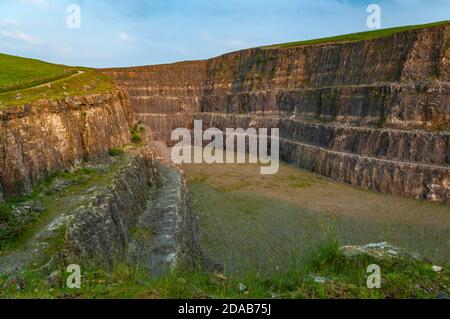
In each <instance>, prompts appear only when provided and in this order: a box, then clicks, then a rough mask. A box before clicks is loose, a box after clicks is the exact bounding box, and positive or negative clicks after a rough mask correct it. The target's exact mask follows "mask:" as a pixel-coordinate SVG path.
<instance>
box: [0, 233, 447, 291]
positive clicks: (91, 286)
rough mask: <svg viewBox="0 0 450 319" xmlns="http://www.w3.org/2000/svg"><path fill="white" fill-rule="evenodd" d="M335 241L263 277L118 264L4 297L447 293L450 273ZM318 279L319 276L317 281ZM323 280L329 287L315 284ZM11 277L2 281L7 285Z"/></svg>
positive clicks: (27, 280)
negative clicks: (77, 280) (69, 284)
mask: <svg viewBox="0 0 450 319" xmlns="http://www.w3.org/2000/svg"><path fill="white" fill-rule="evenodd" d="M338 247H339V245H338V243H337V242H335V241H332V242H330V243H328V244H326V245H324V246H322V247H319V248H318V249H317V250H316V251H315V252H314V253H312V254H311V256H310V258H309V262H308V263H307V264H306V265H305V266H304V267H302V268H299V269H291V270H289V271H286V272H283V273H276V274H273V275H271V276H269V277H261V276H260V275H259V274H258V273H251V272H250V273H248V274H246V275H244V276H240V277H228V276H227V274H219V273H209V272H204V271H201V270H198V271H193V272H182V271H175V272H174V273H171V274H169V275H166V276H163V277H160V278H153V277H151V276H150V275H149V274H148V273H147V272H146V271H145V270H143V269H138V268H133V267H129V266H126V265H117V266H115V267H114V268H113V269H112V270H110V271H107V270H104V269H92V268H90V269H82V276H83V277H82V287H81V289H75V290H71V289H67V288H62V287H64V286H65V285H64V283H65V277H66V276H67V274H64V273H63V272H62V275H61V278H60V282H59V285H60V287H59V288H58V287H57V288H49V287H48V285H47V280H46V278H45V277H41V276H39V275H37V274H35V273H28V274H26V275H25V276H24V278H23V282H24V284H23V285H22V288H21V289H18V288H17V287H16V286H14V287H11V288H7V289H4V290H2V291H1V292H0V297H2V298H71V299H72V298H75V299H76V298H89V299H90V298H98V299H101V298H140V299H145V298H191V299H192V298H193V299H201V298H243V299H247V298H248V299H250V298H267V299H270V298H285V299H297V298H301V299H305V298H306V299H308V298H438V297H445V294H448V293H449V289H448V288H449V284H450V282H449V278H450V277H449V276H450V272H449V270H448V269H447V270H446V271H444V272H442V273H436V272H434V271H433V270H432V269H431V265H429V264H427V263H423V262H418V261H413V260H410V259H385V260H375V259H373V258H371V257H369V256H358V257H354V258H352V259H348V258H346V257H344V256H343V255H341V253H340V251H339V248H338ZM374 263H375V264H378V265H379V266H380V268H381V276H382V284H381V288H380V289H369V288H367V285H366V281H367V277H368V274H367V273H366V269H367V266H368V265H370V264H374ZM318 276H320V277H318ZM317 278H323V279H325V282H323V280H322V281H320V280H317ZM6 279H7V278H2V279H0V285H1V284H2V282H1V281H3V282H5V281H6Z"/></svg>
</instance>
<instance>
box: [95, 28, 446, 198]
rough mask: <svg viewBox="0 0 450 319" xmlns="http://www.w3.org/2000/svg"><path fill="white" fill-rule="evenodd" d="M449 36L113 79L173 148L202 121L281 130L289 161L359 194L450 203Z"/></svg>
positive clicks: (327, 47) (413, 33) (402, 38)
mask: <svg viewBox="0 0 450 319" xmlns="http://www.w3.org/2000/svg"><path fill="white" fill-rule="evenodd" d="M449 35H450V25H449V24H448V23H447V24H444V25H440V26H436V27H430V28H421V29H415V30H410V31H405V32H401V33H397V34H394V35H391V36H387V37H381V38H376V39H371V40H365V41H356V42H342V43H325V44H318V45H305V46H297V47H288V48H283V47H273V48H271V47H267V48H255V49H250V50H244V51H239V52H234V53H230V54H226V55H223V56H220V57H217V58H213V59H210V60H206V61H193V62H182V63H175V64H171V65H157V66H146V67H135V68H122V69H108V70H103V71H104V72H105V73H107V74H109V75H111V76H113V77H114V78H115V79H116V80H117V81H118V83H120V84H121V85H123V86H124V87H126V88H127V90H128V92H129V93H130V96H131V102H132V106H133V110H134V112H135V117H136V119H137V120H140V121H142V122H143V123H144V124H146V125H147V126H148V127H149V128H150V129H152V130H153V131H154V134H155V136H156V138H160V139H163V140H166V141H167V142H169V136H170V135H169V134H170V132H171V130H172V129H173V128H176V127H188V128H191V127H192V120H193V119H194V118H201V119H204V120H205V121H206V122H207V126H219V127H220V126H221V127H225V126H226V127H234V126H236V125H239V126H242V127H245V126H260V125H262V126H267V125H277V126H278V127H280V129H281V134H282V138H283V143H282V149H281V155H282V157H283V159H284V160H286V161H289V162H293V163H296V164H297V165H298V166H300V167H305V168H308V169H312V170H314V171H316V172H317V173H320V174H323V175H326V176H329V177H332V178H334V179H336V180H339V181H343V182H347V183H351V184H353V185H356V186H360V187H364V188H368V189H372V190H376V191H382V192H391V193H395V194H401V195H407V196H413V197H416V198H421V199H429V200H434V201H440V202H447V203H449V202H450V170H449V157H450V153H449V152H450V151H449V149H450V138H449V136H450V133H449V123H450V68H449V65H450V46H449V43H450V42H449ZM261 118H262V119H263V120H261ZM267 119H272V120H269V121H268V120H267ZM274 121H275V122H274ZM274 123H275V124H274Z"/></svg>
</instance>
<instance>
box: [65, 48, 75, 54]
mask: <svg viewBox="0 0 450 319" xmlns="http://www.w3.org/2000/svg"><path fill="white" fill-rule="evenodd" d="M72 51H73V48H72V47H64V52H65V53H72Z"/></svg>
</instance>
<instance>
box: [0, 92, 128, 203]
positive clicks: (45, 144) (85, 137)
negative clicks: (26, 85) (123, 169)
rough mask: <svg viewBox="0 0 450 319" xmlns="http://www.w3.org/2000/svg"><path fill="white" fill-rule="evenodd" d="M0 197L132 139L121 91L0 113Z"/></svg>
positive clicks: (26, 188) (43, 102) (26, 189)
mask: <svg viewBox="0 0 450 319" xmlns="http://www.w3.org/2000/svg"><path fill="white" fill-rule="evenodd" d="M0 116H1V118H2V125H1V127H0V136H1V144H0V186H1V189H0V194H1V193H4V194H6V195H7V196H14V195H19V194H23V193H27V192H30V191H31V189H32V186H33V185H35V184H36V183H37V182H38V181H40V180H42V179H43V178H45V177H47V176H49V175H51V174H52V173H54V172H56V171H60V170H63V169H70V168H71V167H73V166H74V165H76V164H79V163H81V162H84V161H88V160H95V159H98V158H100V157H103V156H105V155H107V153H108V149H109V148H112V147H115V146H119V145H123V144H126V143H128V142H129V140H130V126H131V123H132V121H133V116H132V111H131V107H130V103H129V97H128V95H127V93H126V92H125V91H122V90H115V91H112V92H110V93H103V94H93V95H87V96H81V97H67V98H64V99H60V100H37V101H34V102H32V103H30V104H27V105H21V106H11V107H9V108H8V109H6V110H2V111H0Z"/></svg>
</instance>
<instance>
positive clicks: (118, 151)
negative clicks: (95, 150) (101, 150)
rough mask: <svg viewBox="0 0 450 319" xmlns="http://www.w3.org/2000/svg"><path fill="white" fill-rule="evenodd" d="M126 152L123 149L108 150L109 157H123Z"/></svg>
mask: <svg viewBox="0 0 450 319" xmlns="http://www.w3.org/2000/svg"><path fill="white" fill-rule="evenodd" d="M124 153H125V151H124V150H123V149H121V148H111V149H109V150H108V154H109V156H120V155H123V154H124Z"/></svg>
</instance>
